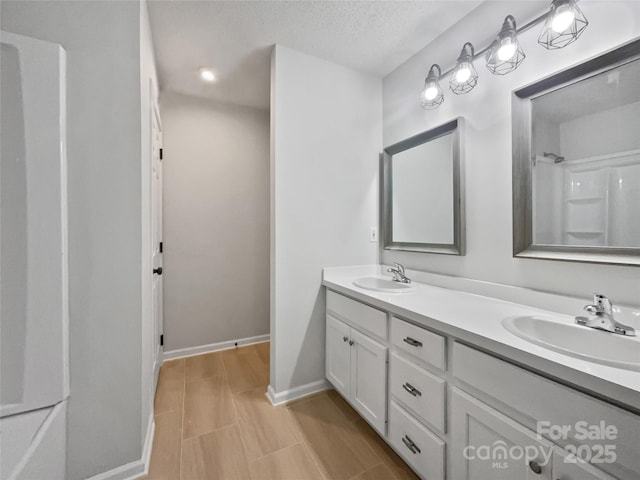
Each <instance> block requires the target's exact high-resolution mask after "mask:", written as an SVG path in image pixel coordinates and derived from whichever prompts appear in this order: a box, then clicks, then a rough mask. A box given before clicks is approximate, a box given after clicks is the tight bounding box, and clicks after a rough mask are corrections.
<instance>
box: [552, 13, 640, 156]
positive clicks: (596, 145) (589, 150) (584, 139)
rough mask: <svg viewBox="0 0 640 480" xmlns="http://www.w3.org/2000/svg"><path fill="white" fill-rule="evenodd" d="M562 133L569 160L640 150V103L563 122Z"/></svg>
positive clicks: (562, 141)
mask: <svg viewBox="0 0 640 480" xmlns="http://www.w3.org/2000/svg"><path fill="white" fill-rule="evenodd" d="M638 9H639V10H640V5H639V6H638ZM559 132H560V150H561V152H562V153H561V155H564V156H566V158H567V160H580V159H584V158H590V157H597V156H598V155H605V154H609V153H618V152H626V151H628V150H637V149H640V102H635V103H630V104H628V105H623V106H621V107H616V108H612V109H610V110H605V111H603V112H598V113H594V114H592V115H586V116H584V117H579V118H576V119H574V120H570V121H567V122H563V123H561V124H560V126H559Z"/></svg>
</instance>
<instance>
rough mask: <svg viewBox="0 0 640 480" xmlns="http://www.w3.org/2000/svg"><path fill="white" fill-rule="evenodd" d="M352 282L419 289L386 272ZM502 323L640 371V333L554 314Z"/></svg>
mask: <svg viewBox="0 0 640 480" xmlns="http://www.w3.org/2000/svg"><path fill="white" fill-rule="evenodd" d="M353 284H354V285H355V286H356V287H359V288H363V289H365V290H370V291H374V292H380V293H394V294H402V295H404V294H410V293H415V292H416V291H417V290H418V289H417V288H416V287H415V286H413V285H412V284H406V283H399V282H394V281H393V280H391V279H389V278H388V277H383V276H368V277H361V278H358V279H356V280H354V281H353ZM502 326H503V327H504V328H505V329H506V330H507V331H508V332H510V333H511V334H513V335H515V336H517V337H519V338H521V339H523V340H526V341H527V342H530V343H532V344H535V345H538V346H541V347H543V348H546V349H548V350H552V351H555V352H558V353H562V354H564V355H569V356H571V357H574V358H579V359H582V360H586V361H588V362H593V363H599V364H601V365H608V366H611V367H615V368H622V369H625V370H634V371H640V337H626V336H623V335H617V334H613V333H609V332H604V331H601V330H597V329H594V328H589V327H585V326H581V325H577V324H574V323H567V321H566V317H564V318H563V317H560V316H558V317H557V318H556V317H554V316H553V315H548V316H545V315H539V316H530V315H527V316H519V317H510V318H505V319H504V320H502Z"/></svg>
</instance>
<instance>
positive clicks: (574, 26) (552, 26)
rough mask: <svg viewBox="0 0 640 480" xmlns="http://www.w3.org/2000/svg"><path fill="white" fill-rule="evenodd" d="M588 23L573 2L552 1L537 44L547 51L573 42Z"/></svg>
mask: <svg viewBox="0 0 640 480" xmlns="http://www.w3.org/2000/svg"><path fill="white" fill-rule="evenodd" d="M587 25H589V22H588V21H587V18H586V17H585V16H584V14H583V13H582V10H580V8H579V7H578V5H576V2H575V1H574V0H553V2H552V3H551V9H550V11H549V14H548V15H547V19H546V21H545V22H544V28H543V29H542V33H540V37H538V43H539V44H540V45H542V46H543V47H544V48H546V49H549V50H556V49H558V48H564V47H566V46H567V45H569V44H570V43H573V42H575V41H576V40H577V39H578V37H579V36H580V35H581V34H582V32H584V30H585V28H587Z"/></svg>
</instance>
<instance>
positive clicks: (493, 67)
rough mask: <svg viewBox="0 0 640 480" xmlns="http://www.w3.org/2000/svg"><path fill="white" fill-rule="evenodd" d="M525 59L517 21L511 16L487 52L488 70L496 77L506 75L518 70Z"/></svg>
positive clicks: (506, 19)
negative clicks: (519, 39)
mask: <svg viewBox="0 0 640 480" xmlns="http://www.w3.org/2000/svg"><path fill="white" fill-rule="evenodd" d="M525 58H526V55H525V53H524V50H523V49H522V47H521V46H520V42H518V34H517V32H516V19H515V18H513V16H511V15H509V16H507V17H506V18H505V19H504V22H503V23H502V28H501V29H500V33H499V34H498V36H497V37H496V39H495V40H494V41H493V43H492V44H491V48H490V49H489V51H488V52H487V69H488V70H489V71H490V72H491V73H493V74H494V75H506V74H507V73H511V72H513V71H514V70H515V69H516V68H518V67H519V66H520V64H521V63H522V62H523V61H524V59H525Z"/></svg>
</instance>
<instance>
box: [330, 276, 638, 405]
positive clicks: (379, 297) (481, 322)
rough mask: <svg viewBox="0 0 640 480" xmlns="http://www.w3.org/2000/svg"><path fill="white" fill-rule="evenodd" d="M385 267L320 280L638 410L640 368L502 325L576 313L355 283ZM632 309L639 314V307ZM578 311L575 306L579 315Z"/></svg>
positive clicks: (443, 291)
mask: <svg viewBox="0 0 640 480" xmlns="http://www.w3.org/2000/svg"><path fill="white" fill-rule="evenodd" d="M381 271H386V268H384V267H381V266H378V265H367V266H358V267H330V268H325V269H324V270H323V280H322V284H323V285H324V286H326V287H327V288H329V289H330V290H334V291H336V292H338V293H343V294H345V295H348V296H351V297H352V298H354V299H358V300H361V301H363V302H366V303H369V304H370V305H373V306H377V307H378V308H382V309H385V310H387V311H389V312H391V313H394V314H397V315H400V316H403V317H405V318H409V319H411V320H413V321H415V322H418V323H421V324H423V325H425V326H428V327H431V328H434V329H436V330H440V331H442V332H443V333H447V334H450V335H452V336H455V337H458V338H460V339H462V340H465V341H467V342H470V343H474V344H476V345H478V346H479V347H481V348H483V349H485V350H488V351H492V352H495V353H496V354H498V355H500V356H504V357H507V358H509V359H511V360H513V361H515V362H516V363H520V364H522V365H525V366H527V367H530V368H532V369H533V370H537V371H540V372H542V373H544V374H548V375H550V376H552V377H555V378H558V379H559V380H563V381H565V382H567V383H569V384H571V385H574V386H576V387H578V388H582V389H586V390H588V391H590V392H593V393H596V394H599V395H603V396H605V397H607V398H609V399H611V400H613V401H615V402H618V403H621V404H622V405H623V406H624V405H626V406H630V407H632V408H634V409H636V410H640V372H638V371H631V370H625V369H621V368H615V367H611V366H608V365H602V364H598V363H592V362H588V361H586V360H581V359H578V358H574V357H571V356H568V355H563V354H561V353H557V352H555V351H552V350H549V349H547V348H544V347H541V346H538V345H535V344H533V343H530V342H528V341H526V340H524V339H522V338H520V337H517V336H516V335H514V334H512V333H511V332H509V331H508V330H506V329H505V328H504V327H503V325H502V321H503V320H504V319H505V318H509V317H518V316H525V315H536V316H540V315H544V316H548V315H553V317H554V320H556V321H558V322H566V323H568V324H573V323H574V317H573V316H570V315H566V314H562V313H556V312H551V311H549V310H544V309H539V308H533V307H530V306H526V305H520V304H517V303H512V302H508V301H504V300H499V299H496V298H491V297H486V296H481V295H476V294H472V293H466V292H462V291H458V290H452V289H448V288H441V287H436V286H433V285H427V284H424V283H418V282H415V281H414V282H413V283H411V286H412V287H413V289H412V291H411V292H409V293H383V292H377V291H372V290H366V289H363V288H359V287H356V286H355V285H354V284H353V281H354V280H355V279H357V278H360V277H365V276H374V275H377V276H379V275H381V273H380V272H381ZM408 276H410V275H408ZM389 278H390V277H389ZM633 313H634V314H636V312H635V311H634V312H633ZM580 314H581V312H580V311H578V312H576V315H580ZM630 340H633V341H637V342H638V355H639V356H640V337H635V338H633V339H630Z"/></svg>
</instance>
